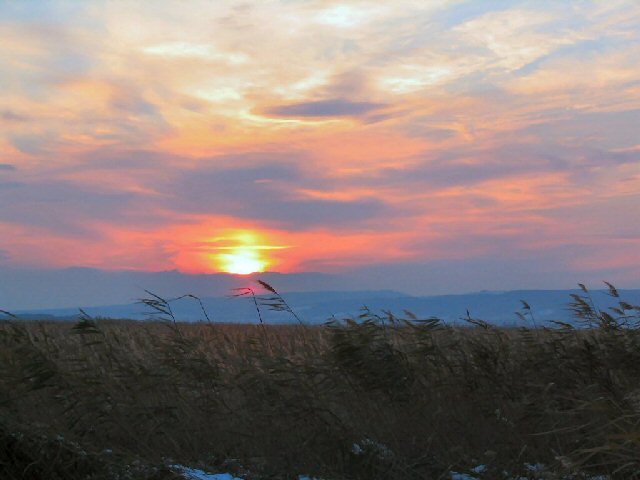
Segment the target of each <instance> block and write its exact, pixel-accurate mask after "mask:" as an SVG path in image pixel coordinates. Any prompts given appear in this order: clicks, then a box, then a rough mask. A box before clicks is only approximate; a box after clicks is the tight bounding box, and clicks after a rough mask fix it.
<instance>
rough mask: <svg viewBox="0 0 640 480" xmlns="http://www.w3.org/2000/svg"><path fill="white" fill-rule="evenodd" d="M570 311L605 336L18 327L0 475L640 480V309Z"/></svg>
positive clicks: (8, 341) (403, 323) (5, 333)
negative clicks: (505, 475) (187, 470)
mask: <svg viewBox="0 0 640 480" xmlns="http://www.w3.org/2000/svg"><path fill="white" fill-rule="evenodd" d="M611 293H612V295H613V294H614V293H615V294H617V292H616V291H615V290H611ZM157 306H159V307H162V305H161V304H159V305H157ZM571 306H572V308H573V310H574V313H575V315H577V316H578V318H580V319H581V320H583V321H584V322H585V323H588V324H589V325H590V326H591V328H585V329H581V330H576V329H573V328H569V327H567V326H563V327H559V328H556V329H525V328H523V329H504V328H497V327H493V326H491V325H489V324H487V323H485V322H482V321H477V320H474V319H468V320H469V321H470V323H469V327H468V328H462V327H456V328H454V327H449V326H445V325H443V324H442V323H441V322H439V321H438V320H435V319H432V320H425V321H421V320H418V319H415V318H411V317H410V316H409V318H407V319H399V318H396V317H394V316H393V315H392V314H389V313H385V314H384V315H376V314H374V313H372V312H369V311H366V310H365V311H363V312H362V315H361V316H360V317H359V318H357V319H355V320H347V321H334V322H332V323H329V324H327V325H324V326H320V327H307V326H303V325H297V326H265V325H260V324H258V325H254V326H251V325H245V326H238V325H223V324H181V323H179V322H176V321H175V319H171V318H170V315H169V318H168V320H169V321H167V322H123V321H117V322H116V321H109V320H101V319H97V320H94V319H90V318H88V317H85V318H83V319H81V320H80V321H79V322H78V323H76V324H73V323H54V322H21V321H18V320H15V319H8V320H5V321H3V322H1V323H0V357H1V358H0V442H2V443H3V445H1V446H0V447H2V448H0V450H2V451H4V452H5V453H3V454H1V455H3V456H0V477H1V478H42V479H52V480H55V479H63V478H64V479H73V478H93V479H99V478H104V479H110V478H123V479H124V478H149V479H160V478H172V477H173V474H172V473H171V472H170V471H169V470H168V469H166V468H164V469H163V468H156V469H152V468H142V467H141V465H167V464H168V463H170V462H172V461H175V462H182V463H185V464H191V465H195V464H201V465H205V466H207V467H208V468H224V469H225V470H227V471H229V470H233V469H234V468H236V469H241V468H244V469H245V470H244V472H245V474H246V473H247V472H249V473H248V475H249V476H251V475H256V476H261V477H260V478H294V477H293V475H294V474H295V473H309V474H313V475H317V476H319V477H323V478H327V479H331V478H354V479H360V478H362V479H376V478H380V479H382V478H384V479H414V478H415V479H419V478H420V479H422V478H434V479H435V478H447V475H448V474H447V472H449V471H451V470H456V471H465V470H466V469H469V468H471V467H473V466H476V465H478V464H483V465H486V466H487V470H486V472H485V474H484V477H482V478H501V477H500V475H501V472H503V471H505V470H506V471H509V472H510V473H511V474H512V475H517V474H519V473H521V474H525V473H527V472H524V471H523V470H525V464H526V463H543V464H545V465H547V466H548V470H547V472H546V473H545V475H547V476H546V477H545V478H566V476H567V475H573V477H572V478H586V477H584V476H585V475H587V474H590V475H594V474H606V475H609V476H610V477H611V478H625V479H627V478H640V474H638V472H639V471H640V330H638V329H637V328H636V326H635V322H636V321H637V320H638V315H639V314H640V307H638V306H633V305H628V304H626V303H624V302H623V301H621V302H620V308H619V309H618V310H617V311H613V310H612V311H610V312H608V313H607V312H601V311H599V310H598V309H597V307H596V306H595V305H593V303H591V302H590V299H589V295H588V292H587V291H586V289H585V291H584V295H581V296H578V297H576V298H573V300H572V304H571ZM162 308H164V307H162ZM285 310H286V309H285ZM165 313H166V312H165ZM522 313H523V315H530V314H531V312H530V311H528V310H527V306H526V304H525V305H524V310H523V312H522ZM169 314H170V311H169ZM136 459H137V460H138V463H135V462H134V460H136ZM125 465H128V466H127V467H126V468H125V467H124V466H125ZM136 465H138V466H139V468H138V467H136ZM136 468H137V470H136ZM276 472H277V475H276V474H275V473H276ZM554 472H555V473H554ZM555 474H557V476H554V475H555ZM528 475H529V476H531V473H530V472H529V473H528Z"/></svg>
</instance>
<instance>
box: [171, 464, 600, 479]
mask: <svg viewBox="0 0 640 480" xmlns="http://www.w3.org/2000/svg"><path fill="white" fill-rule="evenodd" d="M172 468H174V469H175V470H177V471H179V472H180V473H182V475H183V476H184V478H185V479H186V480H244V479H242V478H240V477H234V476H233V475H231V474H230V473H207V472H205V471H203V470H199V469H197V468H190V467H185V466H184V465H172ZM486 469H487V467H486V466H485V465H478V466H477V467H475V468H473V469H472V471H473V472H474V473H476V474H482V473H484V472H485V471H486ZM527 469H528V470H529V471H531V472H536V473H539V472H543V471H544V470H545V466H544V465H542V464H539V463H538V464H534V465H531V464H527ZM505 473H506V472H505ZM511 478H512V480H529V478H528V477H511ZM298 480H320V479H318V478H315V477H309V476H308V475H300V476H298ZM451 480H478V477H474V476H473V475H470V474H468V473H457V472H451ZM590 480H609V478H608V477H606V476H604V475H599V476H595V477H590Z"/></svg>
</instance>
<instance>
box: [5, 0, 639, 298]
mask: <svg viewBox="0 0 640 480" xmlns="http://www.w3.org/2000/svg"><path fill="white" fill-rule="evenodd" d="M639 18H640V6H639V5H638V4H637V3H636V2H634V1H631V0H627V1H619V0H615V1H609V2H598V1H595V0H594V1H587V2H580V3H578V4H576V3H571V4H569V3H561V2H551V1H549V2H547V1H542V2H534V3H532V2H526V1H521V2H520V1H517V2H469V1H456V0H451V1H444V2H415V1H412V0H407V1H400V2H395V1H394V2H359V1H356V2H348V3H344V4H343V3H339V2H334V1H329V0H327V1H310V2H285V1H282V2H280V1H261V2H244V3H242V4H237V3H234V2H215V3H212V2H209V1H204V0H203V1H196V0H193V1H189V2H187V4H186V6H185V4H183V3H175V2H156V3H154V4H153V5H151V4H146V3H144V2H142V3H139V2H129V3H123V2H101V1H95V2H72V3H69V2H56V1H52V2H47V4H46V5H45V6H43V5H40V4H38V5H37V6H36V5H35V4H32V3H30V2H5V3H3V4H2V5H0V19H1V20H0V35H1V36H2V38H3V42H2V45H1V46H0V55H2V58H3V62H2V64H1V65H0V78H2V89H0V104H1V105H2V110H0V147H1V151H2V152H3V153H2V158H0V227H1V228H2V232H3V235H2V236H1V237H0V251H1V252H3V253H2V262H4V263H7V262H9V263H11V264H12V265H15V266H24V265H26V266H35V267H67V266H76V265H77V266H91V267H97V268H104V269H138V270H165V269H173V268H177V269H180V270H183V271H185V272H211V271H215V270H216V268H217V267H216V265H215V263H214V262H213V261H212V255H214V254H215V252H216V245H218V243H216V241H215V239H217V238H232V237H234V235H241V234H242V232H254V233H255V234H256V235H257V236H258V237H259V238H261V239H262V241H263V242H266V243H267V244H269V245H276V246H286V247H287V248H282V249H277V250H274V251H273V252H272V255H273V258H272V260H273V262H272V264H273V268H274V269H277V270H282V271H302V270H310V269H313V270H321V271H327V272H335V271H340V270H345V269H353V268H360V267H363V266H366V265H371V264H386V265H392V264H398V265H411V264H425V265H427V264H429V265H433V264H434V262H447V261H450V262H455V264H456V265H461V264H464V262H467V264H468V265H470V266H472V265H477V264H479V263H482V264H485V263H490V262H491V261H492V260H495V262H496V265H506V264H508V263H509V261H513V262H514V263H513V264H514V265H515V264H517V262H518V261H524V260H523V259H526V261H528V262H529V261H530V262H534V263H535V264H536V265H537V266H538V267H537V268H539V271H545V268H546V269H547V271H548V272H549V275H553V274H554V273H553V272H557V265H558V261H559V258H562V262H563V263H562V264H563V269H564V270H565V271H568V272H570V273H571V274H572V276H573V277H574V278H575V280H576V281H580V280H583V279H585V278H591V276H593V277H594V278H597V277H598V275H600V274H601V273H602V274H604V273H605V272H606V273H607V275H610V276H609V277H608V278H609V279H610V280H613V281H615V280H618V281H620V282H622V283H624V282H635V283H636V284H637V282H638V275H637V272H638V269H639V268H640V257H638V255H637V251H638V247H639V246H640V227H638V226H637V222H636V221H635V220H634V219H637V218H640V143H639V140H638V135H637V125H638V124H640V68H639V67H638V65H640V30H638V28H637V24H638V19H639ZM559 252H561V253H559ZM461 262H462V263H461ZM437 264H438V265H440V264H441V263H437ZM398 268H400V267H398ZM470 268H471V267H470ZM372 271H373V270H372ZM634 272H635V273H634ZM503 273H504V275H505V283H508V281H509V280H514V281H517V283H518V284H519V285H523V286H526V285H524V283H526V282H524V283H523V282H520V281H519V280H521V279H520V278H519V277H518V272H517V271H513V272H508V271H504V272H503ZM425 274H426V273H425ZM611 275H613V276H611ZM570 276H571V275H570ZM412 278H413V274H412Z"/></svg>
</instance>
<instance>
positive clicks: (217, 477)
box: [172, 465, 318, 480]
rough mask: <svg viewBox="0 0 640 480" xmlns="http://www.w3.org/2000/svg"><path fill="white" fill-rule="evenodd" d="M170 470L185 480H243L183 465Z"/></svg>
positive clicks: (302, 477)
mask: <svg viewBox="0 0 640 480" xmlns="http://www.w3.org/2000/svg"><path fill="white" fill-rule="evenodd" d="M172 468H174V469H175V470H178V471H179V472H180V473H182V475H183V476H184V478H185V479H187V480H243V479H242V478H239V477H234V476H233V475H231V474H230V473H207V472H205V471H203V470H199V469H197V468H190V467H185V466H184V465H172ZM298 480H318V479H316V478H312V477H309V476H307V475H300V476H299V477H298Z"/></svg>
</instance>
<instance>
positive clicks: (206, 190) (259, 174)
mask: <svg viewBox="0 0 640 480" xmlns="http://www.w3.org/2000/svg"><path fill="white" fill-rule="evenodd" d="M177 177H178V180H176V181H172V182H171V183H170V185H168V186H167V187H166V188H165V189H164V190H165V191H171V192H174V193H173V195H172V197H171V199H170V200H169V201H168V203H167V205H166V207H167V208H171V209H177V210H180V211H186V212H199V213H211V214H222V215H233V216H236V217H242V218H250V219H255V220H266V221H271V222H275V223H277V224H280V225H282V226H286V227H287V228H292V229H305V228H308V227H311V226H316V225H326V226H329V227H331V228H340V227H343V226H352V225H354V224H362V222H365V221H367V220H369V219H371V218H373V217H375V216H376V215H378V214H380V213H382V212H383V211H384V209H385V205H384V203H383V202H381V201H380V200H378V199H374V198H365V199H359V200H355V201H337V200H324V199H310V198H306V197H303V196H301V195H299V194H297V193H296V192H295V189H297V188H316V189H323V190H330V189H331V184H330V182H329V181H328V180H326V179H322V178H321V177H319V176H317V174H314V176H313V177H307V176H305V174H304V172H303V171H302V170H300V168H299V167H297V166H296V165H293V164H288V163H282V162H281V163H276V162H272V163H266V164H262V165H260V166H253V167H243V168H210V169H205V170H203V169H199V170H194V171H185V172H182V173H181V174H179V175H177ZM294 186H295V189H294Z"/></svg>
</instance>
